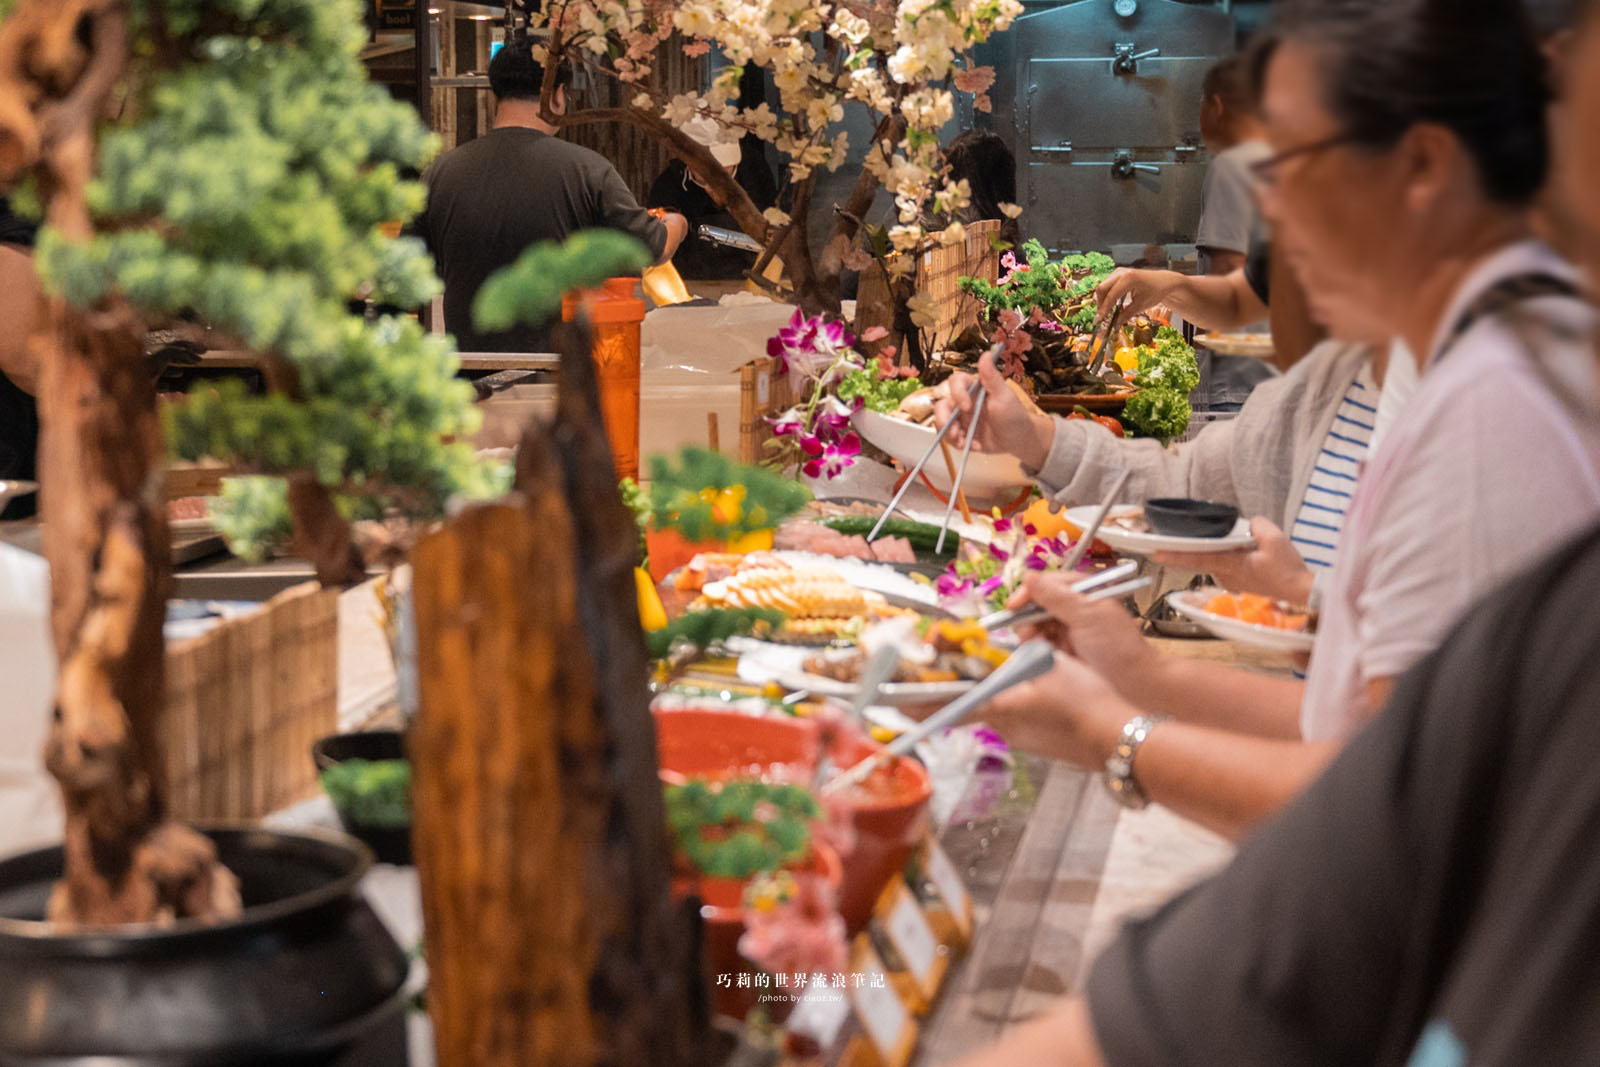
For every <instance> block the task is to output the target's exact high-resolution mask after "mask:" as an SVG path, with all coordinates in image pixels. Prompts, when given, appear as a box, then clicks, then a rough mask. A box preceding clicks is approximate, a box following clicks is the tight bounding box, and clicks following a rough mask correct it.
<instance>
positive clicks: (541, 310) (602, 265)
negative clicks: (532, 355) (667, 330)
mask: <svg viewBox="0 0 1600 1067" xmlns="http://www.w3.org/2000/svg"><path fill="white" fill-rule="evenodd" d="M652 258H654V257H652V256H651V255H650V250H649V249H648V248H646V247H645V246H644V242H642V241H640V240H639V239H638V238H636V237H633V236H630V235H629V234H625V233H622V232H621V231H620V230H583V231H580V232H578V233H575V234H573V235H572V236H570V237H568V238H567V239H566V240H565V241H561V242H556V241H540V242H539V243H538V244H536V245H533V246H531V247H530V248H528V250H527V251H525V252H523V253H522V255H521V256H519V257H517V261H516V262H515V263H513V264H511V265H510V266H509V267H506V268H504V269H502V270H499V271H496V272H495V273H494V275H493V276H491V277H490V278H489V280H488V281H486V282H484V283H483V286H482V287H481V288H480V289H479V290H478V295H477V296H476V297H475V298H474V299H473V302H472V321H473V324H474V325H476V326H477V327H478V329H480V330H507V329H510V328H511V327H513V326H515V325H517V324H518V323H528V324H529V325H532V326H542V325H544V324H545V323H546V322H547V321H549V320H550V319H552V318H554V317H555V315H556V313H557V312H558V311H560V310H561V297H562V294H564V293H566V292H567V291H569V290H571V289H574V288H583V289H588V288H593V287H595V286H597V285H599V284H600V283H601V282H604V281H605V280H606V279H607V278H614V277H617V276H619V275H623V274H637V273H639V271H641V270H643V269H644V268H645V267H648V266H649V265H650V261H651V259H652Z"/></svg>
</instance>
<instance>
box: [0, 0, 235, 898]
mask: <svg viewBox="0 0 1600 1067" xmlns="http://www.w3.org/2000/svg"><path fill="white" fill-rule="evenodd" d="M128 47H129V45H128V40H127V5H126V2H125V0H20V3H19V4H18V6H17V8H16V10H15V11H14V12H13V14H12V15H11V17H10V18H9V19H8V20H7V21H6V23H5V26H4V29H3V31H0V168H3V175H0V176H4V177H14V176H16V175H17V174H19V173H20V172H22V171H24V170H28V171H31V173H32V174H33V176H34V177H35V178H36V179H37V182H38V188H39V191H40V194H41V197H42V198H43V199H44V202H45V205H46V210H47V221H48V222H49V223H50V224H51V226H53V227H54V228H55V230H56V231H57V232H58V233H59V234H60V235H61V236H62V237H64V238H66V239H67V240H85V239H87V238H88V237H89V236H90V235H91V232H92V231H91V224H90V219H89V211H88V204H87V201H86V198H85V189H86V187H87V185H88V181H89V177H90V169H91V165H92V162H93V159H94V126H95V123H96V122H97V121H98V120H99V119H100V117H101V116H102V115H103V114H104V112H105V110H106V107H107V104H108V102H109V100H110V99H111V95H112V92H113V90H114V88H115V86H116V85H117V82H118V80H119V79H120V78H121V76H122V73H123V69H124V66H125V63H126V57H127V55H128ZM43 304H44V306H43V314H42V315H41V324H40V327H39V330H38V332H37V333H36V335H35V337H34V345H35V346H36V350H37V351H38V353H39V355H40V361H41V371H40V389H39V397H38V401H39V420H40V427H41V430H40V441H39V444H40V449H39V452H40V464H39V469H40V482H41V483H42V485H43V490H42V492H41V494H40V516H41V518H42V519H43V522H44V530H45V538H44V541H45V555H46V558H47V559H48V560H49V563H50V574H51V599H52V604H51V629H52V633H53V635H54V638H55V646H56V652H57V655H58V657H59V659H60V675H59V682H58V686H57V693H56V707H55V717H54V723H53V726H52V729H51V734H50V740H49V742H48V745H47V747H46V752H45V762H46V766H47V767H48V768H49V770H50V772H51V774H53V775H54V776H55V778H56V780H57V781H58V782H59V783H60V785H61V792H62V799H63V802H64V807H65V810H66V829H65V843H66V877H65V879H64V881H63V882H62V883H61V884H60V885H59V886H57V888H56V891H55V893H54V894H53V895H52V897H51V901H50V918H51V919H52V920H53V921H55V922H59V923H63V924H69V925H97V926H98V925H110V924H117V923H126V922H151V921H155V922H161V921H169V920H171V919H175V918H183V917H210V916H216V915H219V914H227V913H229V912H233V911H237V910H238V907H239V899H238V888H237V884H236V882H235V880H234V878H233V876H232V875H231V874H230V873H229V872H228V871H227V870H226V869H225V868H223V867H221V866H220V865H219V864H218V863H217V860H216V850H215V848H214V847H213V846H212V844H211V842H210V841H209V840H208V839H207V838H205V837H203V836H201V835H199V834H197V833H195V832H194V831H192V830H189V829H187V828H185V827H183V826H179V825H177V824H174V823H170V822H168V821H166V818H165V810H164V804H163V797H162V786H163V782H162V780H161V770H160V767H161V764H160V761H159V759H158V738H157V737H156V733H157V728H156V724H157V722H158V716H159V715H160V713H161V710H162V701H163V666H164V657H163V646H162V637H161V627H162V623H163V621H164V617H165V609H166V598H167V587H168V584H169V579H170V574H169V569H170V557H169V553H168V543H167V517H166V500H165V495H164V493H163V488H162V479H163V469H164V465H163V447H162V440H161V427H160V422H159V420H158V418H157V414H156V396H155V383H154V382H153V381H152V380H151V378H150V376H149V373H148V369H147V364H146V361H145V358H144V343H143V342H144V325H143V323H142V322H141V321H140V320H139V318H138V316H137V315H135V314H134V313H133V311H132V310H131V309H130V308H128V307H127V306H126V304H124V303H123V302H122V301H120V300H119V299H117V298H115V297H113V298H110V299H108V300H107V301H106V302H104V304H103V305H102V306H100V307H98V308H95V309H93V310H90V311H79V310H76V309H73V308H70V307H68V306H67V304H66V303H65V302H64V301H62V300H60V299H59V298H47V299H45V300H44V302H43Z"/></svg>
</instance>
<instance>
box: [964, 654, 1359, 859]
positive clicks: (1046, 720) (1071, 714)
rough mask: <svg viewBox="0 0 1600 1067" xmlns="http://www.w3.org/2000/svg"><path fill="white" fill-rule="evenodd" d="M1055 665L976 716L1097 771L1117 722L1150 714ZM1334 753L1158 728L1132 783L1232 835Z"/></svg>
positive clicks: (1335, 746) (1082, 671) (1065, 662)
mask: <svg viewBox="0 0 1600 1067" xmlns="http://www.w3.org/2000/svg"><path fill="white" fill-rule="evenodd" d="M1056 659H1057V662H1056V667H1055V669H1054V670H1052V671H1051V672H1050V673H1049V674H1047V675H1045V676H1044V677H1043V678H1040V679H1038V680H1037V681H1034V682H1030V683H1028V684H1027V685H1023V686H1018V687H1017V688H1015V689H1012V690H1010V691H1008V692H1006V693H1003V694H1001V695H1000V696H999V697H997V698H996V699H995V700H993V701H992V702H990V704H989V705H988V706H987V707H985V708H984V710H983V711H982V713H981V714H982V716H983V718H984V720H985V721H986V722H988V723H989V724H990V725H991V726H993V727H994V728H995V729H997V730H999V731H1000V733H1001V734H1002V735H1003V736H1004V737H1005V738H1006V740H1007V741H1008V742H1010V743H1011V744H1012V745H1014V746H1015V747H1017V748H1019V749H1022V750H1024V751H1028V752H1037V753H1039V754H1041V755H1045V756H1050V757H1052V758H1055V759H1060V760H1066V761H1067V762H1069V763H1072V764H1074V765H1076V766H1079V767H1082V768H1084V769H1085V770H1090V771H1095V770H1099V769H1100V768H1101V767H1104V766H1105V762H1106V759H1107V758H1109V757H1110V755H1111V753H1112V750H1113V749H1114V748H1115V746H1116V744H1117V741H1118V739H1119V738H1120V736H1121V732H1122V726H1123V724H1124V723H1126V722H1128V721H1129V720H1130V719H1132V718H1133V717H1134V716H1136V715H1140V714H1147V715H1148V714H1151V713H1152V712H1153V711H1155V710H1156V709H1152V708H1147V707H1142V706H1140V705H1137V704H1134V703H1132V702H1130V701H1129V700H1127V699H1126V698H1124V697H1123V696H1122V695H1121V694H1119V693H1117V692H1115V691H1113V690H1112V689H1111V686H1110V684H1109V683H1107V682H1106V680H1105V679H1104V678H1102V677H1100V676H1099V675H1097V674H1096V673H1095V672H1094V671H1093V670H1092V669H1090V668H1089V667H1088V666H1087V665H1085V664H1084V663H1083V662H1082V661H1081V660H1078V659H1075V658H1074V657H1072V656H1070V655H1067V654H1065V653H1062V654H1060V655H1058V656H1057V657H1056ZM1212 666H1214V665H1212ZM1339 748H1340V745H1339V743H1335V742H1318V743H1310V742H1305V741H1288V740H1280V739H1274V738H1265V737H1259V736H1254V735H1250V734H1243V733H1238V732H1235V731H1231V730H1220V729H1216V728H1213V727H1209V726H1198V725H1194V724H1192V723H1187V722H1176V721H1175V722H1163V723H1161V724H1160V725H1159V726H1157V727H1156V728H1155V729H1154V730H1152V731H1151V732H1150V734H1149V736H1148V737H1147V738H1146V740H1145V742H1144V745H1143V746H1142V747H1140V749H1139V752H1138V755H1137V756H1136V757H1135V760H1134V767H1133V777H1134V780H1135V781H1136V782H1137V783H1138V785H1139V788H1140V789H1141V790H1142V791H1143V792H1144V794H1145V796H1146V797H1148V798H1149V799H1150V800H1151V801H1153V802H1155V803H1157V804H1160V805H1162V806H1163V807H1166V808H1170V809H1171V810H1173V811H1175V812H1177V813H1178V814H1180V815H1182V816H1184V817H1186V818H1189V819H1193V820H1194V821H1195V822H1198V823H1200V824H1201V825H1203V826H1207V827H1210V828H1211V829H1212V830H1215V831H1216V832H1218V833H1221V834H1224V835H1226V836H1229V837H1234V838H1237V837H1239V836H1242V835H1243V834H1244V833H1246V832H1247V831H1248V830H1249V829H1250V828H1251V827H1253V826H1254V825H1255V824H1256V823H1258V822H1260V821H1261V820H1262V819H1265V818H1267V817H1269V816H1271V815H1273V814H1275V813H1276V812H1278V811H1279V810H1280V809H1282V808H1283V807H1284V806H1285V805H1287V804H1288V803H1289V801H1291V800H1292V799H1294V798H1295V797H1296V796H1298V795H1299V794H1300V793H1301V792H1302V791H1303V790H1304V789H1305V788H1306V787H1307V786H1308V785H1310V784H1311V782H1312V781H1314V780H1315V779H1316V777H1317V776H1318V775H1319V774H1321V773H1322V771H1323V768H1325V767H1326V766H1327V764H1328V762H1329V761H1330V760H1331V759H1332V758H1333V756H1334V755H1335V754H1336V753H1337V752H1338V750H1339Z"/></svg>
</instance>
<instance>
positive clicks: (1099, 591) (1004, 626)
mask: <svg viewBox="0 0 1600 1067" xmlns="http://www.w3.org/2000/svg"><path fill="white" fill-rule="evenodd" d="M1138 569H1139V564H1138V563H1136V562H1135V561H1133V560H1129V561H1128V562H1127V563H1119V564H1117V565H1116V566H1115V567H1112V568H1111V569H1109V570H1104V571H1101V572H1100V573H1099V574H1095V575H1091V576H1090V577H1088V578H1085V579H1083V580H1082V581H1081V582H1074V583H1073V584H1072V591H1073V592H1074V593H1085V594H1088V599H1090V600H1111V599H1113V598H1115V597H1121V596H1127V595H1128V594H1129V593H1136V592H1138V591H1139V590H1140V589H1144V588H1146V587H1148V586H1150V585H1151V584H1152V583H1153V582H1154V579H1153V578H1151V577H1150V576H1149V575H1145V576H1144V577H1143V578H1134V579H1132V580H1130V581H1126V582H1117V579H1118V578H1126V577H1127V576H1128V575H1130V574H1132V573H1133V572H1134V571H1136V570H1138ZM1113 582H1116V584H1115V585H1113V584H1111V583H1113ZM1091 590H1092V592H1091ZM1049 617H1050V613H1049V612H1048V611H1046V610H1045V609H1044V608H1042V607H1040V606H1039V605H1038V604H1024V605H1022V606H1021V607H1020V608H1007V609H1005V610H1004V611H996V612H993V613H992V614H989V615H985V616H983V618H981V619H979V620H978V625H979V626H982V627H983V628H984V629H985V630H1014V629H1016V628H1017V627H1018V626H1028V625H1031V624H1033V623H1036V622H1043V621H1044V620H1045V619H1048V618H1049Z"/></svg>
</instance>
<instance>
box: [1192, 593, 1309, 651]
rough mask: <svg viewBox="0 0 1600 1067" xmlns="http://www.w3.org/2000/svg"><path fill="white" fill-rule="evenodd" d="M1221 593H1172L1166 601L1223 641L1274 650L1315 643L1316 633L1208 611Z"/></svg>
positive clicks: (1305, 647) (1296, 648)
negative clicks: (1244, 620)
mask: <svg viewBox="0 0 1600 1067" xmlns="http://www.w3.org/2000/svg"><path fill="white" fill-rule="evenodd" d="M1219 592H1221V590H1218V589H1209V590H1195V591H1193V592H1187V593H1173V594H1172V595H1171V596H1169V597H1167V603H1169V604H1171V605H1172V609H1173V610H1174V611H1176V612H1178V613H1179V614H1180V615H1187V616H1188V617H1189V618H1191V619H1193V620H1194V621H1195V622H1197V623H1199V624H1200V625H1201V626H1204V627H1205V628H1206V629H1207V630H1210V631H1211V632H1212V633H1213V634H1216V635H1217V636H1218V637H1220V638H1222V639H1223V640H1224V641H1237V642H1238V643H1239V644H1241V645H1251V646H1254V647H1255V648H1264V649H1267V650H1269V651H1272V652H1310V651H1311V646H1312V645H1313V644H1315V643H1316V640H1317V635H1316V634H1314V633H1307V632H1305V631H1304V630H1280V629H1278V628H1277V627H1276V626H1258V625H1256V624H1255V623H1253V622H1242V621H1240V620H1239V619H1230V618H1228V617H1227V616H1226V615H1218V614H1216V613H1215V612H1210V611H1207V610H1206V609H1205V607H1204V606H1203V605H1204V604H1205V602H1206V601H1208V600H1210V599H1211V598H1212V597H1214V596H1216V595H1217V594H1218V593H1219Z"/></svg>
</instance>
